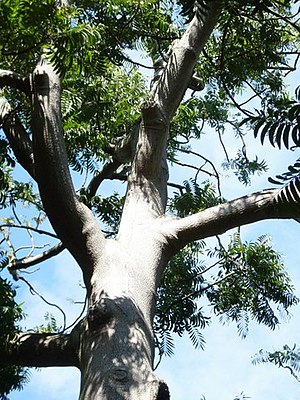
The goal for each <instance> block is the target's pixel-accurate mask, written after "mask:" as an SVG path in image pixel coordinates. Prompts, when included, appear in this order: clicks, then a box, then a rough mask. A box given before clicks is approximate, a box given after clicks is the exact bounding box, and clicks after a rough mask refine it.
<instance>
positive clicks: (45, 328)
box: [33, 312, 61, 333]
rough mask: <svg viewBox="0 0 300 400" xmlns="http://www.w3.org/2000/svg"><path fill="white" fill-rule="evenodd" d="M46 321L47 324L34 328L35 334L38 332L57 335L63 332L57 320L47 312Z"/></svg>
mask: <svg viewBox="0 0 300 400" xmlns="http://www.w3.org/2000/svg"><path fill="white" fill-rule="evenodd" d="M44 319H45V322H46V324H42V325H39V326H35V327H34V328H33V331H34V332H36V333H55V332H60V331H61V327H60V326H58V325H57V322H56V319H55V317H54V316H53V315H52V314H51V313H49V312H47V313H46V314H45V315H44Z"/></svg>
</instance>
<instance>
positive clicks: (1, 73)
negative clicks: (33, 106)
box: [0, 69, 30, 95]
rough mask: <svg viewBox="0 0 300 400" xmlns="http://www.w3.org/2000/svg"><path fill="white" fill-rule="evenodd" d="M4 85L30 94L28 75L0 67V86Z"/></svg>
mask: <svg viewBox="0 0 300 400" xmlns="http://www.w3.org/2000/svg"><path fill="white" fill-rule="evenodd" d="M6 86H8V87H10V88H13V89H18V90H21V91H22V92H24V93H25V94H27V95H29V94H30V84H29V78H28V77H25V76H23V75H20V74H17V73H15V72H13V71H8V70H5V69H0V88H3V87H6Z"/></svg>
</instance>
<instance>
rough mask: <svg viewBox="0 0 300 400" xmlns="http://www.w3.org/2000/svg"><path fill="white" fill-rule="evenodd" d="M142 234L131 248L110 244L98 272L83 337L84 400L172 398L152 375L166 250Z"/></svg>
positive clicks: (143, 231) (145, 231)
mask: <svg viewBox="0 0 300 400" xmlns="http://www.w3.org/2000/svg"><path fill="white" fill-rule="evenodd" d="M137 231H138V232H137V233H136V234H135V235H132V236H135V237H131V245H128V246H126V247H125V246H123V245H122V244H120V240H107V241H106V243H105V247H104V252H103V257H101V261H100V263H99V264H98V265H97V266H96V267H95V268H94V274H93V277H92V280H91V296H90V299H89V309H88V314H87V318H86V320H85V322H84V323H83V324H82V327H81V334H80V348H79V364H80V369H81V392H80V400H87V399H89V400H90V399H97V400H104V399H105V400H106V399H110V400H112V399H114V400H118V399H120V400H121V399H122V400H127V399H128V400H129V399H130V400H135V399H136V400H152V399H153V400H154V399H155V400H156V399H168V398H169V396H168V390H167V387H166V385H165V384H163V383H162V382H160V381H159V380H158V379H157V378H156V377H155V375H154V373H153V358H154V340H153V333H152V320H153V317H154V308H155V289H156V277H155V271H157V266H159V265H160V263H161V260H162V250H158V249H159V246H157V245H156V244H155V243H156V240H153V238H152V240H151V232H149V230H148V228H147V227H143V228H140V229H139V228H137ZM138 237H139V240H138V239H137V238H138ZM145 243H146V247H144V246H143V244H145ZM151 244H152V245H151ZM162 247H163V246H160V248H161V249H162ZM154 260H155V264H156V265H154Z"/></svg>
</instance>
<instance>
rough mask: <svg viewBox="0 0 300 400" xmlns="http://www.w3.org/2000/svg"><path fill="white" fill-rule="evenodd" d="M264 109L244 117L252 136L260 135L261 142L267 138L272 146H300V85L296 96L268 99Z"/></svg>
mask: <svg viewBox="0 0 300 400" xmlns="http://www.w3.org/2000/svg"><path fill="white" fill-rule="evenodd" d="M269 100H270V101H269V102H268V104H267V106H266V108H265V109H262V110H261V111H257V114H258V115H256V116H253V117H248V118H246V119H245V120H244V121H243V123H249V124H250V126H251V127H252V129H253V132H254V136H255V137H258V136H259V137H260V140H261V143H262V144H263V143H264V141H265V139H266V138H268V139H269V142H270V143H271V145H272V146H273V147H275V146H278V148H279V149H280V148H281V147H282V146H284V147H286V148H287V149H289V148H295V147H299V146H300V87H298V88H297V90H296V98H295V99H291V98H290V97H289V96H283V97H279V98H278V97H275V98H271V99H269Z"/></svg>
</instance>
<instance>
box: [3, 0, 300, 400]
mask: <svg viewBox="0 0 300 400" xmlns="http://www.w3.org/2000/svg"><path fill="white" fill-rule="evenodd" d="M293 11H294V10H293V4H292V3H291V2H289V1H269V0H266V1H258V2H252V1H249V2H247V1H246V2H245V1H229V2H222V1H217V0H213V1H209V2H204V1H195V2H189V1H178V2H171V1H158V0H151V1H147V2H144V1H141V0H116V1H98V2H95V1H90V0H86V1H69V2H68V1H54V0H45V1H44V0H43V1H40V2H33V1H30V0H23V1H15V0H5V1H2V2H1V3H0V19H1V25H2V26H3V34H2V38H1V66H2V68H3V69H2V70H1V71H0V85H1V87H2V88H3V91H2V100H1V124H2V130H3V137H2V139H1V165H2V170H1V187H2V190H3V193H2V197H1V206H2V207H3V208H8V207H10V208H11V210H12V211H11V214H10V215H9V217H8V218H5V219H3V223H2V225H1V229H2V233H3V240H2V242H1V245H2V246H3V248H2V254H1V256H2V259H1V266H2V268H6V267H7V268H8V270H9V271H10V272H11V274H12V276H13V277H14V279H16V280H20V279H22V280H25V278H24V276H23V275H22V271H23V270H24V269H26V268H29V267H31V266H33V265H36V264H37V263H39V262H41V261H43V260H45V259H48V258H50V257H52V256H55V255H57V254H58V253H59V252H61V251H62V250H63V249H67V250H68V251H69V252H70V253H71V255H72V256H73V257H74V259H75V260H76V262H77V263H78V266H79V267H80V268H81V271H82V276H83V281H84V285H85V288H86V293H87V303H88V307H87V312H86V315H85V316H84V317H83V318H82V319H81V320H80V321H79V322H78V323H77V324H76V325H75V326H74V327H72V329H69V330H66V329H65V327H64V329H63V330H62V331H60V329H57V327H56V324H55V321H51V318H50V323H49V324H48V327H46V328H47V329H44V328H43V329H42V330H43V331H41V329H39V330H38V331H37V332H34V333H32V332H22V331H20V327H18V326H16V325H15V324H14V323H12V322H11V320H10V316H11V315H13V316H15V317H17V318H20V316H21V313H20V310H18V311H19V312H16V311H15V310H16V305H15V304H14V302H13V301H10V302H9V304H8V305H7V306H5V307H7V308H6V310H8V311H9V312H8V314H7V316H6V314H5V316H4V322H5V323H7V321H8V322H9V323H7V326H8V328H7V329H6V330H4V332H3V334H2V333H1V336H2V339H1V347H0V357H1V360H2V362H3V363H4V364H5V365H6V366H9V368H10V370H7V369H5V368H6V367H3V368H4V369H3V371H4V372H5V373H8V374H10V375H9V376H11V377H15V376H18V374H19V383H20V384H21V383H22V376H23V375H22V374H24V371H23V370H21V372H20V367H23V366H25V367H27V366H29V367H44V366H76V367H78V368H79V369H80V371H81V393H80V399H137V398H138V399H157V400H158V399H167V398H169V394H168V388H167V385H166V383H164V382H162V381H159V379H158V378H156V376H155V374H154V372H153V364H154V348H155V345H156V346H157V347H158V349H159V353H162V352H163V351H167V352H168V351H169V352H170V349H171V347H170V346H171V345H170V343H169V342H168V333H169V332H170V331H173V332H176V333H178V334H182V333H183V332H184V331H187V332H188V333H189V335H190V337H191V340H192V341H193V343H194V344H195V345H196V346H201V344H202V342H203V338H202V335H201V333H199V331H198V330H197V328H199V327H200V328H203V327H205V325H206V324H207V317H206V316H205V315H203V314H202V312H201V308H200V309H199V307H198V305H197V300H198V299H199V298H200V297H201V296H203V295H204V294H205V295H206V296H207V298H208V300H209V301H210V302H211V304H212V305H213V306H214V309H215V312H216V313H217V314H219V315H221V314H225V315H226V316H227V317H228V318H230V319H232V320H234V321H237V323H238V328H239V330H240V332H241V333H242V334H244V333H245V332H246V331H247V321H248V320H249V318H255V319H256V320H257V321H258V322H261V323H265V324H266V325H268V326H270V327H271V328H274V327H275V326H276V325H277V323H278V318H277V316H276V313H275V311H274V310H273V308H272V306H271V305H272V304H273V303H275V305H280V306H282V307H283V308H284V310H286V311H288V309H289V307H290V306H291V305H293V304H295V303H296V302H297V299H296V298H295V296H294V295H293V288H292V285H291V283H290V280H289V278H288V276H287V274H286V273H285V271H284V269H283V265H282V262H281V259H280V257H279V256H278V254H277V253H276V252H275V251H274V250H273V249H272V247H271V245H270V243H269V241H268V240H267V239H266V238H265V237H262V238H259V239H258V240H257V241H255V242H251V243H243V242H242V240H241V237H240V235H239V233H237V234H234V235H233V238H232V241H231V243H230V244H229V246H228V248H226V247H225V246H223V245H222V243H221V241H220V242H219V246H218V247H216V249H214V251H212V252H211V255H212V256H214V257H216V259H217V261H218V263H217V262H216V263H214V265H218V267H219V270H218V272H217V274H216V276H215V279H214V280H213V281H210V282H209V280H208V279H207V278H204V274H205V272H206V271H207V270H210V269H211V268H212V267H211V266H206V267H205V266H202V265H199V263H198V262H197V256H198V254H199V252H201V249H202V247H203V242H202V240H203V239H205V238H208V237H211V236H215V235H217V236H219V235H221V234H223V233H224V232H227V231H228V230H230V229H232V228H239V227H240V226H243V225H245V224H250V223H253V222H256V221H261V220H264V219H290V218H293V219H296V220H297V219H299V217H300V213H299V186H300V180H299V176H298V175H295V176H293V179H291V180H289V182H288V184H287V185H286V186H284V187H283V188H281V189H267V190H264V191H261V192H258V193H253V194H250V195H246V196H243V197H240V198H237V199H234V200H230V201H226V200H225V199H224V198H223V197H222V195H221V192H220V174H219V172H218V171H217V170H216V168H215V167H214V164H213V163H212V162H211V161H210V160H209V159H208V158H207V157H206V149H203V151H204V154H205V155H202V154H200V153H197V156H198V157H199V158H200V159H201V160H202V161H203V162H204V164H205V165H209V166H210V170H205V169H204V168H203V167H200V168H197V171H198V172H197V175H196V177H195V179H194V180H192V181H190V182H186V183H185V184H184V185H178V184H177V185H174V184H173V187H174V186H175V188H176V189H177V192H175V194H174V196H172V197H171V199H169V201H168V195H167V185H168V167H167V159H169V160H170V161H171V162H173V163H178V160H177V154H178V153H180V152H181V153H190V154H191V153H193V152H194V149H192V148H191V147H190V146H189V143H190V141H191V139H192V138H193V137H196V138H198V139H201V135H202V132H203V125H201V122H202V121H204V122H205V124H209V125H210V126H211V127H213V128H214V129H215V130H216V131H217V132H218V134H219V135H220V140H222V133H223V132H224V129H225V126H226V124H228V123H229V124H230V125H231V126H233V127H234V129H235V131H236V133H237V135H238V136H239V138H240V139H241V143H242V148H241V150H240V152H239V153H238V155H237V157H236V158H235V159H230V158H229V157H227V160H226V162H225V163H224V168H234V169H235V172H236V174H237V177H238V179H239V180H241V181H242V182H244V183H245V184H248V183H249V179H250V176H251V174H253V173H255V172H261V171H263V170H265V169H266V166H265V164H264V162H259V161H258V159H254V160H253V161H251V160H249V159H248V157H247V153H246V147H245V143H244V134H243V132H242V129H243V126H245V123H249V122H251V121H249V120H246V121H245V115H244V114H246V116H247V117H248V118H249V117H251V116H252V114H251V113H250V111H248V110H245V102H243V103H244V104H240V103H239V102H238V100H236V98H237V97H238V95H239V93H240V92H241V91H242V90H243V89H244V88H245V87H248V93H249V90H251V91H253V92H254V94H255V98H258V99H260V100H261V103H262V104H261V105H262V106H264V105H266V104H269V100H270V99H274V101H275V100H276V99H277V100H278V99H280V98H281V96H287V95H286V93H285V92H284V82H283V77H284V76H283V71H284V69H283V66H286V63H287V62H289V61H290V58H291V57H293V56H295V55H296V56H297V55H298V50H297V48H296V44H297V38H298V36H297V35H298V33H299V28H298V26H297V23H296V22H295V20H296V16H295V15H293ZM270 33H272V35H270ZM132 50H134V51H136V50H140V51H143V52H146V53H147V54H148V56H150V57H151V59H152V60H153V67H152V66H150V67H149V66H146V67H147V68H150V69H152V68H153V70H154V78H153V79H152V81H151V85H150V89H147V87H146V83H145V82H144V81H143V79H142V77H141V75H140V73H139V72H138V70H137V68H135V67H134V65H136V66H137V65H140V66H141V64H142V63H141V62H136V61H134V59H132V57H133V58H134V57H135V56H132V53H131V51H132ZM135 54H136V53H135ZM292 61H294V59H292ZM296 61H297V59H296ZM12 69H13V70H12ZM188 89H190V90H191V91H192V92H191V95H190V96H186V97H185V94H186V92H187V90H188ZM200 92H201V93H203V94H202V95H201V93H200ZM252 99H254V97H253V94H252V93H251V94H250V96H249V101H248V100H247V103H248V102H250V100H252ZM234 109H235V110H236V111H237V114H233V113H234V111H233V110H234ZM231 113H232V114H231ZM232 115H233V116H232ZM295 115H296V114H293V118H294V116H295ZM297 115H298V111H297ZM243 119H244V125H241V120H243ZM204 122H203V124H204ZM295 135H299V126H298V125H297V129H295V130H293V133H292V137H293V138H294V137H295ZM180 137H181V138H184V140H185V143H186V145H185V146H184V145H183V144H182V143H181V142H180ZM284 137H285V136H284ZM280 141H281V136H280V135H278V143H280ZM294 142H295V141H294ZM295 144H296V145H297V144H298V142H295ZM11 151H12V152H13V153H11ZM194 153H195V152H194ZM16 161H17V163H19V164H20V165H21V166H22V167H23V168H24V169H25V171H27V173H28V174H29V176H30V177H31V180H32V182H36V184H37V187H38V193H39V194H37V193H36V192H35V186H34V184H33V183H28V182H27V181H26V178H25V180H23V181H20V180H18V181H17V180H16V178H15V176H14V175H13V174H14V172H16V173H17V172H18V170H15V162H16ZM69 166H70V167H71V168H72V169H73V170H74V171H75V172H77V173H81V174H86V175H87V179H90V180H89V183H88V184H87V185H84V186H83V187H82V188H81V190H80V193H77V192H76V191H75V188H74V184H73V179H72V178H73V177H74V174H73V176H72V175H71V173H70V170H69ZM200 172H203V173H204V174H206V175H208V176H210V177H211V179H214V180H215V182H216V187H217V189H215V188H214V186H213V184H212V183H211V182H205V183H204V184H199V183H198V182H197V179H196V178H197V176H198V174H199V173H200ZM106 179H116V180H123V181H126V182H127V190H126V194H125V196H124V198H123V199H122V198H121V197H119V196H118V195H116V194H115V195H113V196H111V197H109V198H103V197H101V196H100V195H99V194H98V191H100V187H101V184H102V183H103V181H104V180H106ZM20 203H23V204H30V205H31V206H32V208H34V209H35V211H36V214H35V215H34V217H33V218H32V221H29V220H28V217H27V218H25V219H23V217H22V216H21V215H20V213H19V212H18V204H20ZM96 216H98V217H99V219H100V220H101V221H102V222H103V223H104V226H102V227H103V229H102V230H101V229H100V226H99V223H98V220H97V218H96ZM45 217H47V218H48V219H49V221H50V223H51V225H52V227H53V230H54V233H52V232H49V231H46V228H45V229H44V227H43V226H42V224H43V223H44V219H45ZM44 226H45V225H44ZM14 228H15V229H26V230H27V232H28V233H29V235H30V237H31V236H32V235H33V233H39V234H47V235H48V236H50V237H52V238H53V239H58V240H59V242H58V243H57V242H56V244H53V247H52V248H51V249H48V250H45V251H43V252H41V253H38V246H34V245H33V246H32V250H34V252H30V253H29V255H27V256H25V257H20V256H19V255H18V254H19V253H18V252H17V251H16V246H18V244H13V243H12V240H11V230H12V229H14ZM25 281H26V280H25ZM7 285H8V287H7ZM3 287H4V289H5V290H6V291H8V292H10V293H11V290H12V289H11V287H10V286H9V284H8V283H7V282H4V283H3ZM32 289H33V288H32ZM1 291H2V289H1ZM153 329H154V333H155V335H154V333H153ZM55 330H56V331H57V332H53V331H55ZM11 366H13V367H11ZM11 373H12V374H11ZM20 373H21V376H20ZM25 377H26V375H25ZM11 387H13V388H14V387H17V384H16V383H15V382H14V381H13V380H12V384H11ZM8 390H9V388H8V389H7V388H4V390H3V394H2V395H3V396H5V395H6V394H7V392H8Z"/></svg>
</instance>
